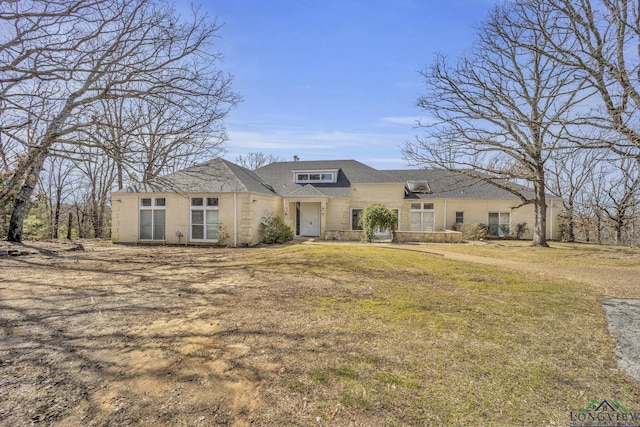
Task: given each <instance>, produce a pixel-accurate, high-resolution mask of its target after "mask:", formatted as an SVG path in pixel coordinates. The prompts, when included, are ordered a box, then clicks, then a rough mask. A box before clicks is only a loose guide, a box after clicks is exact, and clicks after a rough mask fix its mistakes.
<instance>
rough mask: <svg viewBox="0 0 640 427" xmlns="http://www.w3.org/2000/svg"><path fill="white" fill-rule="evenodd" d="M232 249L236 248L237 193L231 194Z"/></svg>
mask: <svg viewBox="0 0 640 427" xmlns="http://www.w3.org/2000/svg"><path fill="white" fill-rule="evenodd" d="M233 247H234V248H237V247H238V193H233Z"/></svg>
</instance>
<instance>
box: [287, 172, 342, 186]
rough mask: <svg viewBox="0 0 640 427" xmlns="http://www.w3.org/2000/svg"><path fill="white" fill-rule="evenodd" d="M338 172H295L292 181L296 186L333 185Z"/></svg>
mask: <svg viewBox="0 0 640 427" xmlns="http://www.w3.org/2000/svg"><path fill="white" fill-rule="evenodd" d="M337 176H338V171H337V170H330V171H299V172H298V171H296V172H294V180H295V182H296V183H298V184H305V183H307V184H308V183H334V182H336V180H337Z"/></svg>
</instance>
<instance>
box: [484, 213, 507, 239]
mask: <svg viewBox="0 0 640 427" xmlns="http://www.w3.org/2000/svg"><path fill="white" fill-rule="evenodd" d="M510 224H511V214H510V213H509V212H489V233H488V234H489V236H496V237H505V236H508V235H509V234H511V225H510Z"/></svg>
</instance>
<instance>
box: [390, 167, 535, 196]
mask: <svg viewBox="0 0 640 427" xmlns="http://www.w3.org/2000/svg"><path fill="white" fill-rule="evenodd" d="M383 172H385V173H387V174H389V175H391V176H393V177H395V178H397V179H399V180H402V181H418V180H424V181H426V182H427V183H428V184H429V187H430V188H431V193H412V194H410V195H409V196H408V197H409V198H419V199H438V198H443V199H513V198H514V197H516V196H515V195H514V194H513V193H510V192H509V191H507V190H504V189H502V188H500V187H498V186H496V185H493V184H491V183H489V182H486V181H482V180H479V179H475V178H472V177H470V176H467V175H464V174H462V173H458V172H453V171H446V170H442V169H406V170H386V171H383ZM512 185H513V184H512ZM514 187H517V188H520V189H522V190H524V191H525V195H526V196H527V197H531V196H533V193H531V191H530V190H529V189H526V188H525V187H522V186H519V185H514Z"/></svg>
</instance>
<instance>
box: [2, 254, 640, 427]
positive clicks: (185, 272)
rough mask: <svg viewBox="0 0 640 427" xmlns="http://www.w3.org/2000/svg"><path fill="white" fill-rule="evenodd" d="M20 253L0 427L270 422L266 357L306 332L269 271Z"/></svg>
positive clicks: (270, 369)
mask: <svg viewBox="0 0 640 427" xmlns="http://www.w3.org/2000/svg"><path fill="white" fill-rule="evenodd" d="M20 248H21V250H22V251H23V256H0V425H7V426H26V425H33V424H40V423H42V424H45V425H60V426H69V425H73V426H75V425H83V426H110V425H119V426H126V425H149V426H151V425H189V426H191V425H233V426H244V425H249V424H258V425H261V424H263V422H262V421H261V420H265V419H268V417H265V416H264V415H265V412H268V410H269V401H268V399H269V394H268V393H264V391H265V388H266V387H267V386H268V384H269V383H270V381H272V380H273V379H274V378H276V377H277V376H278V375H279V374H280V373H281V372H283V371H284V370H285V369H289V368H291V367H290V366H286V364H284V363H283V362H282V360H280V359H278V357H277V354H278V352H277V351H275V350H276V349H277V348H279V347H284V346H287V347H295V345H296V342H297V340H299V339H300V338H299V337H301V336H303V334H302V331H303V330H304V328H305V327H306V326H308V322H309V319H307V318H306V316H307V315H306V314H305V310H303V309H301V307H299V306H296V304H299V303H300V302H299V301H302V300H300V299H291V300H289V299H288V298H287V295H288V293H289V292H291V293H292V292H294V289H293V288H291V286H292V285H289V284H287V283H278V286H277V288H276V287H274V286H272V284H273V283H275V282H277V281H278V274H277V271H273V272H272V273H268V272H265V270H264V269H261V270H260V271H259V272H257V271H256V269H255V268H254V267H255V265H253V264H252V263H251V262H247V259H248V258H247V254H248V251H257V250H260V249H233V250H229V249H215V248H197V247H185V248H170V247H161V246H158V247H145V248H143V250H141V249H140V248H138V247H136V246H120V245H118V246H113V245H110V244H107V243H103V244H100V243H91V242H87V243H85V244H84V248H82V250H72V249H75V247H73V246H69V245H64V244H38V245H34V244H29V243H27V244H26V245H25V246H21V247H20ZM424 250H425V251H428V252H432V253H434V254H435V255H438V256H445V257H450V258H452V259H457V260H461V261H465V262H474V263H475V262H478V263H491V264H493V265H499V266H501V267H505V268H517V269H523V268H526V269H533V268H535V269H537V270H536V271H537V272H539V273H540V274H544V275H552V276H555V275H557V277H563V278H567V279H572V280H579V281H584V282H587V283H592V284H595V285H597V286H604V287H605V292H604V293H605V294H606V295H608V296H612V297H619V298H628V297H636V298H637V297H639V296H640V295H638V294H637V292H638V286H637V283H638V280H639V278H638V277H637V274H632V273H631V272H630V275H629V276H628V277H627V276H625V272H624V271H620V270H619V269H610V270H608V269H607V268H603V267H598V268H597V269H594V270H590V269H585V268H579V269H575V271H572V269H571V268H561V269H558V271H554V270H553V269H551V268H549V266H545V265H530V266H527V267H523V265H522V263H512V262H511V261H509V260H498V259H494V258H484V257H476V256H471V255H462V254H455V253H453V252H447V251H446V250H440V249H438V250H435V249H431V248H428V247H426V248H425V249H424ZM30 252H31V253H32V254H29V253H30ZM254 262H255V261H254ZM631 283H634V284H635V285H636V286H631V285H630V284H631ZM331 285H332V283H331V282H330V281H327V280H323V279H322V278H318V277H316V276H313V275H309V276H305V277H300V280H296V284H295V286H296V287H297V288H296V289H295V292H297V293H298V294H299V293H300V286H302V287H303V288H304V287H305V286H309V287H315V288H317V287H330V286H331ZM303 292H304V290H303ZM276 293H277V295H276ZM291 301H294V302H293V303H292V302H291ZM274 303H278V304H279V307H278V308H277V311H278V312H279V316H278V318H276V317H275V316H273V313H275V312H276V307H275V306H274V305H273V304H274ZM282 306H284V307H285V308H284V309H283V308H282ZM282 331H287V333H286V336H285V334H283V332H282ZM300 357H304V355H300Z"/></svg>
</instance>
